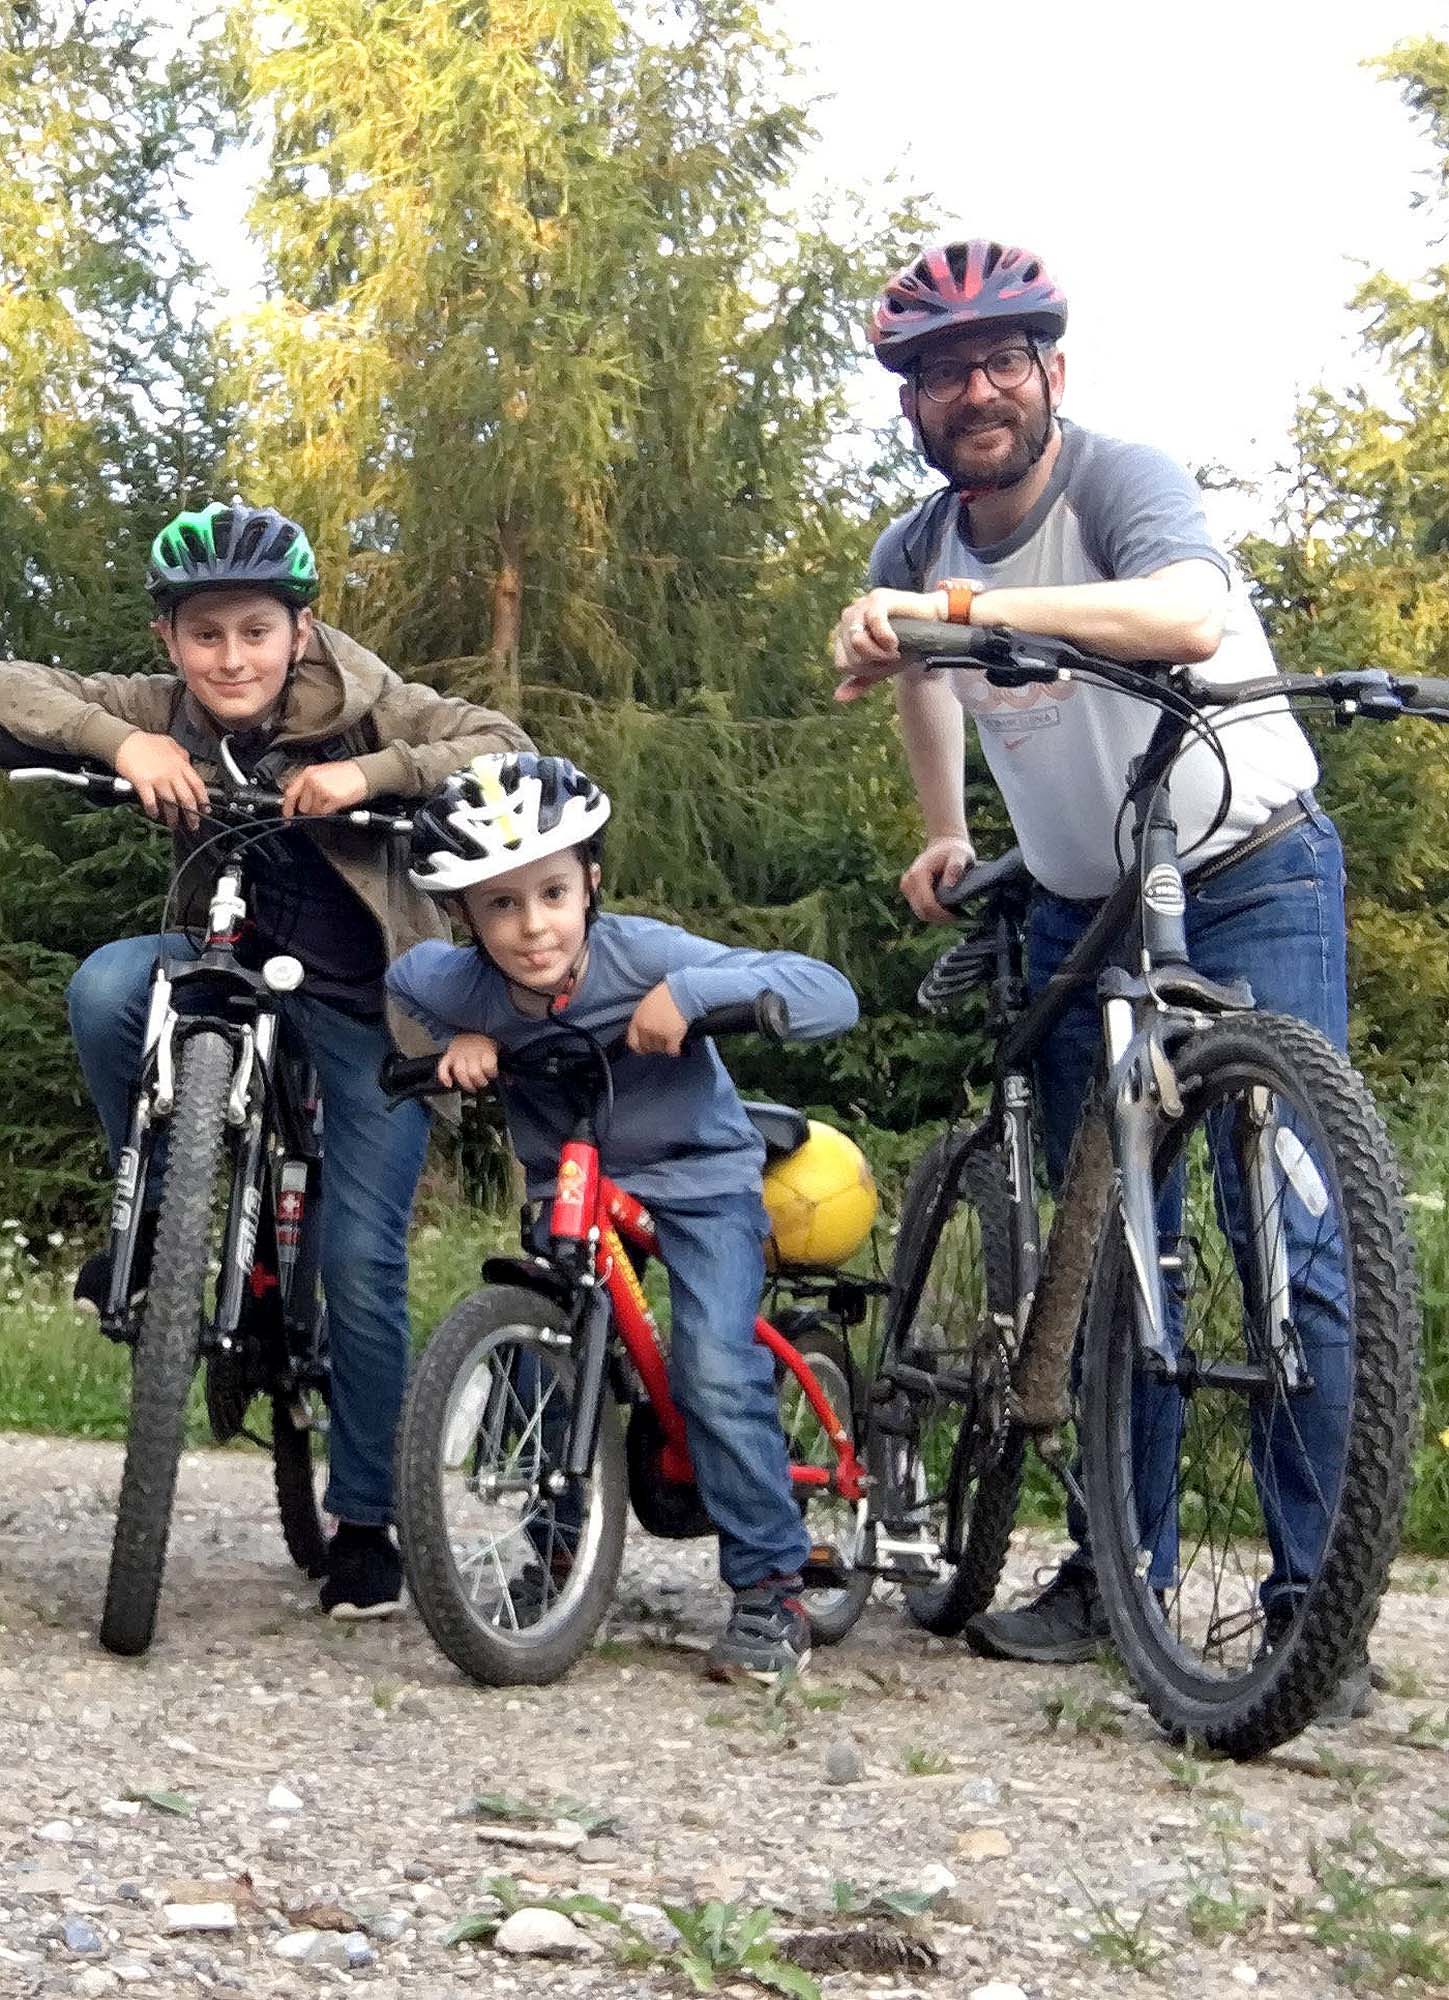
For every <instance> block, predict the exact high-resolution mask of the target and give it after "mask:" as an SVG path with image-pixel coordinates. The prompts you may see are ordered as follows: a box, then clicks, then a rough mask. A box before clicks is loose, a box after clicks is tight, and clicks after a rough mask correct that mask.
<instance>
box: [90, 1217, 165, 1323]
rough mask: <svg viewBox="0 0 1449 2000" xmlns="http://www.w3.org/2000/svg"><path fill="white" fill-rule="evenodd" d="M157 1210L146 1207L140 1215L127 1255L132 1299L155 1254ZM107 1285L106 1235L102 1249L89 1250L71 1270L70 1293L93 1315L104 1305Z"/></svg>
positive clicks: (148, 1274)
mask: <svg viewBox="0 0 1449 2000" xmlns="http://www.w3.org/2000/svg"><path fill="white" fill-rule="evenodd" d="M156 1218H157V1211H155V1210H154V1209H148V1210H147V1212H146V1213H145V1214H144V1215H143V1216H142V1217H141V1230H140V1234H139V1235H138V1236H137V1238H136V1253H135V1255H134V1256H133V1257H132V1259H131V1297H132V1298H133V1299H134V1298H135V1297H136V1296H137V1295H138V1294H139V1293H141V1292H144V1291H145V1289H146V1286H147V1285H148V1284H149V1282H150V1279H151V1260H152V1258H153V1257H154V1256H155V1255H156ZM110 1289H111V1245H110V1240H109V1238H108V1239H107V1241H106V1247H105V1249H104V1250H92V1252H91V1254H90V1256H89V1257H87V1258H86V1260H85V1262H84V1264H82V1265H81V1267H80V1269H79V1270H78V1271H77V1272H76V1274H75V1284H74V1285H73V1286H72V1288H71V1297H72V1298H73V1299H74V1300H75V1302H76V1304H77V1305H78V1306H79V1307H80V1308H81V1311H82V1312H93V1313H95V1314H97V1315H99V1314H101V1313H103V1312H104V1311H105V1309H106V1299H107V1297H108V1296H109V1293H110Z"/></svg>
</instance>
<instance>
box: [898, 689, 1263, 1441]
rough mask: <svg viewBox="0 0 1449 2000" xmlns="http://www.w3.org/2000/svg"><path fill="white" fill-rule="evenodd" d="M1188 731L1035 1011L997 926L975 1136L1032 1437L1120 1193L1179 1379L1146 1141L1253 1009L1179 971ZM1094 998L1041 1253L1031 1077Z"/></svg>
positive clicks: (1154, 1341) (1153, 1335)
mask: <svg viewBox="0 0 1449 2000" xmlns="http://www.w3.org/2000/svg"><path fill="white" fill-rule="evenodd" d="M956 664H961V663H959V662H958V663H956ZM1188 726H1189V725H1188V723H1187V722H1186V721H1185V720H1184V718H1183V717H1182V716H1180V715H1172V714H1167V713H1164V714H1162V715H1160V716H1159V718H1158V721H1157V723H1156V726H1155V728H1154V730H1153V733H1152V736H1151V739H1150V740H1149V743H1148V746H1147V749H1146V750H1145V752H1144V753H1143V755H1142V757H1141V758H1140V759H1138V760H1137V763H1136V765H1135V767H1134V769H1133V772H1132V786H1133V795H1134V797H1135V801H1136V805H1135V811H1134V821H1133V835H1132V839H1133V861H1132V865H1131V866H1130V867H1129V868H1128V869H1127V870H1126V872H1125V873H1124V875H1123V876H1122V879H1121V880H1120V881H1119V882H1118V884H1117V886H1116V888H1115V889H1114V890H1113V891H1112V893H1111V894H1110V895H1109V896H1108V897H1107V898H1106V900H1105V901H1104V903H1103V905H1102V907H1101V909H1100V910H1099V911H1098V913H1097V915H1096V917H1095V918H1094V919H1093V921H1092V923H1091V924H1090V925H1089V926H1088V928H1087V929H1086V931H1084V933H1083V934H1082V936H1081V937H1080V938H1079V940H1078V941H1077V943H1076V945H1075V946H1074V947H1073V949H1072V950H1071V952H1070V953H1069V954H1068V956H1067V958H1066V959H1065V961H1064V962H1063V963H1062V965H1061V966H1060V967H1059V968H1058V970H1057V971H1056V972H1055V973H1054V974H1053V975H1052V977H1051V978H1050V979H1049V980H1048V982H1047V984H1046V986H1045V987H1044V988H1043V990H1042V992H1041V993H1040V994H1039V995H1038V996H1037V998H1036V999H1035V1000H1034V1001H1033V1002H1032V1003H1031V1004H1030V1005H1028V1006H1024V1007H1023V1006H1021V1005H1020V1004H1019V998H1018V996H1019V994H1020V988H1021V971H1022V967H1021V963H1020V940H1019V935H1018V934H1017V932H1016V928H1015V926H1014V925H1012V924H1011V923H1010V922H1009V920H1008V919H1006V918H1005V917H998V926H997V937H996V950H997V976H996V980H995V982H994V991H995V994H996V996H997V1008H998V1012H997V1016H996V1020H995V1023H994V1025H995V1026H996V1027H997V1028H998V1030H999V1032H998V1034H997V1038H996V1043H995V1051H994V1074H993V1087H992V1102H991V1107H990V1110H989V1111H988V1113H987V1117H986V1120H985V1123H984V1126H983V1127H982V1128H978V1130H979V1133H984V1134H985V1135H987V1137H988V1139H989V1140H990V1141H991V1142H993V1143H995V1144H997V1145H999V1146H1000V1147H1001V1149H1002V1151H1003V1154H1004V1160H1005V1166H1006V1181H1007V1186H1008V1190H1009V1199H1010V1218H1011V1224H1010V1226H1011V1247H1012V1266H1013V1298H1014V1312H1013V1315H1012V1319H1013V1324H1012V1327H1011V1331H1012V1333H1013V1335H1014V1337H1015V1340H1016V1343H1017V1353H1018V1357H1019V1360H1018V1365H1017V1367H1016V1368H1014V1369H1013V1383H1012V1388H1013V1398H1014V1405H1015V1408H1014V1414H1015V1416H1016V1418H1017V1420H1018V1421H1019V1422H1021V1423H1022V1424H1023V1425H1024V1426H1025V1427H1026V1428H1027V1429H1028V1430H1031V1431H1033V1432H1035V1433H1037V1434H1038V1436H1039V1437H1044V1436H1045V1434H1048V1433H1050V1432H1052V1431H1055V1430H1057V1429H1059V1428H1060V1426H1062V1425H1063V1424H1065V1423H1066V1421H1067V1420H1068V1418H1069V1416H1070V1414H1071V1411H1070V1394H1069V1382H1068V1370H1067V1361H1068V1357H1069V1355H1070V1351H1071V1343H1072V1339H1073V1337H1074V1334H1075V1330H1076V1327H1077V1324H1078V1322H1079V1320H1080V1317H1081V1311H1082V1306H1083V1303H1084V1301H1085V1296H1086V1286H1087V1282H1088V1279H1089V1278H1090V1274H1091V1265H1092V1260H1093V1257H1094V1254H1095V1247H1096V1243H1097V1240H1098V1237H1099V1235H1100V1230H1101V1225H1102V1223H1103V1221H1104V1219H1105V1216H1106V1213H1107V1209H1108V1206H1109V1204H1110V1202H1111V1200H1112V1199H1113V1197H1114V1193H1115V1195H1116V1198H1117V1199H1118V1200H1120V1202H1121V1205H1122V1211H1123V1219H1124V1229H1125V1234H1126V1239H1127V1243H1128V1248H1129V1255H1130V1261H1131V1269H1132V1274H1133V1307H1134V1318H1135V1324H1136V1332H1137V1338H1138V1341H1139V1345H1140V1347H1141V1349H1142V1352H1143V1353H1144V1355H1145V1356H1147V1357H1150V1360H1151V1362H1152V1365H1153V1368H1154V1370H1155V1372H1156V1373H1157V1374H1158V1375H1159V1377H1160V1378H1161V1379H1163V1380H1165V1381H1170V1380H1173V1379H1175V1378H1176V1377H1177V1375H1178V1371H1179V1361H1178V1356H1177V1354H1176V1353H1175V1351H1174V1348H1173V1345H1172V1341H1171V1337H1170V1334H1169V1331H1168V1316H1167V1310H1166V1301H1165V1297H1164V1291H1163V1269H1162V1262H1161V1255H1160V1252H1159V1248H1158V1241H1157V1221H1156V1210H1155V1202H1154V1200H1153V1195H1152V1151H1153V1141H1154V1134H1155V1131H1156V1130H1157V1129H1158V1127H1159V1124H1160V1120H1161V1119H1162V1118H1163V1117H1164V1116H1166V1117H1169V1118H1170V1117H1172V1116H1173V1115H1175V1114H1174V1105H1175V1100H1176V1085H1175V1081H1174V1079H1173V1073H1172V1066H1171V1062H1170V1060H1169V1055H1170V1051H1171V1049H1172V1048H1173V1047H1175V1046H1176V1045H1177V1044H1178V1043H1180V1042H1181V1041H1182V1040H1183V1039H1185V1038H1186V1037H1187V1036H1188V1035H1190V1034H1192V1033H1194V1032H1196V1031H1198V1030H1200V1029H1201V1028H1202V1027H1204V1026H1205V1025H1206V1024H1207V1022H1208V1021H1210V1020H1212V1019H1214V1018H1216V1017H1218V1016H1220V1015H1222V1014H1224V1013H1229V1012H1235V1011H1243V1010H1247V1009H1250V1008H1251V1007H1252V1005H1253V996H1252V993H1251V990H1250V989H1249V988H1248V986H1247V985H1246V983H1245V982H1242V981H1237V982H1235V983H1234V984H1232V985H1230V986H1222V985H1219V984H1218V983H1217V982H1215V981H1213V980H1210V979H1206V978H1204V977H1203V976H1202V975H1201V974H1199V973H1197V972H1196V971H1194V969H1193V967H1192V965H1191V962H1190V960H1189V957H1188V951H1187V936H1186V927H1185V922H1184V916H1185V910H1186V900H1187V899H1186V890H1185V887H1184V884H1183V878H1182V873H1181V867H1180V862H1179V857H1178V850H1177V828H1176V824H1175V822H1174V821H1173V819H1172V817H1171V812H1170V807H1169V796H1168V773H1169V772H1170V770H1171V766H1172V764H1173V761H1174V760H1175V758H1176V756H1177V754H1178V751H1179V749H1180V748H1181V745H1182V742H1183V739H1184V737H1185V735H1186V733H1187V729H1188ZM1134 965H1135V966H1136V968H1137V969H1136V970H1135V971H1134V970H1133V969H1132V967H1133V966H1134ZM1088 983H1091V984H1093V985H1094V987H1095V991H1096V995H1097V999H1098V1003H1099V1005H1100V1008H1101V1012H1102V1022H1103V1040H1104V1046H1105V1074H1104V1080H1103V1084H1102V1087H1101V1090H1100V1092H1099V1094H1098V1095H1097V1097H1096V1098H1095V1100H1094V1101H1093V1102H1091V1103H1089V1105H1088V1106H1087V1108H1086V1109H1085V1110H1084V1112H1083V1117H1082V1122H1081V1124H1080V1125H1079V1127H1078V1133H1077V1141H1076V1143H1075V1144H1074V1146H1073V1151H1072V1157H1071V1161H1070V1163H1069V1165H1068V1168H1067V1174H1066V1180H1065V1184H1064V1186H1063V1188H1062V1190H1061V1194H1060V1198H1059V1200H1058V1203H1057V1210H1056V1217H1055V1221H1054V1224H1053V1228H1052V1231H1051V1235H1050V1237H1049V1238H1048V1241H1047V1245H1046V1249H1045V1252H1044V1251H1043V1246H1042V1239H1041V1231H1040V1219H1039V1216H1038V1213H1037V1206H1036V1196H1035V1183H1036V1159H1035V1141H1034V1135H1033V1131H1032V1120H1031V1105H1032V1100H1033V1094H1034V1093H1033V1084H1032V1075H1031V1071H1032V1064H1033V1060H1034V1058H1035V1056H1036V1055H1037V1054H1038V1052H1039V1051H1040V1050H1041V1048H1042V1047H1043V1045H1044V1044H1045V1042H1046V1041H1047V1039H1048V1037H1049V1036H1050V1035H1051V1033H1052V1031H1053V1029H1054V1028H1055V1027H1056V1025H1057V1023H1058V1022H1059V1021H1060V1020H1061V1018H1062V1016H1063V1014H1064V1013H1065V1012H1066V1010H1067V1008H1068V1006H1069V1005H1070V1004H1071V1002H1072V1000H1073V998H1074V997H1075V995H1076V994H1077V993H1078V992H1079V990H1080V989H1081V988H1082V987H1083V986H1085V985H1087V984H1088ZM977 1139H978V1135H977V1134H973V1135H968V1137H967V1138H966V1139H965V1140H963V1148H964V1147H966V1146H969V1145H971V1144H973V1143H976V1142H977ZM1271 1143H1272V1142H1271V1135H1269V1134H1268V1133H1267V1132H1266V1128H1265V1132H1264V1134H1263V1135H1262V1139H1261V1140H1260V1143H1259V1145H1258V1147H1257V1149H1256V1158H1255V1161H1254V1162H1253V1163H1251V1166H1252V1171H1253V1173H1254V1175H1255V1177H1256V1178H1257V1180H1259V1181H1261V1180H1262V1177H1263V1175H1265V1174H1266V1175H1270V1176H1271V1175H1272V1174H1273V1173H1274V1172H1275V1169H1274V1167H1273V1165H1272V1161H1271V1158H1270V1150H1271ZM1256 1191H1257V1193H1258V1195H1259V1197H1260V1198H1263V1197H1266V1196H1267V1195H1268V1192H1269V1191H1268V1189H1267V1188H1266V1186H1260V1187H1258V1188H1257V1190H1256ZM954 1192H955V1189H954V1185H953V1182H952V1177H951V1176H947V1177H945V1180H944V1182H943V1186H942V1189H941V1194H940V1200H941V1202H942V1204H943V1206H945V1205H947V1204H949V1203H950V1201H951V1200H952V1199H953V1196H954ZM1263 1205H1264V1212H1265V1213H1266V1212H1270V1207H1271V1203H1270V1201H1268V1200H1267V1199H1264V1203H1263ZM1279 1248H1280V1250H1281V1246H1279ZM1267 1264H1268V1268H1266V1269H1265V1270H1264V1271H1263V1272H1262V1273H1260V1277H1259V1282H1260V1284H1261V1285H1262V1288H1263V1294H1264V1295H1265V1296H1280V1297H1286V1292H1287V1279H1286V1271H1285V1270H1283V1269H1281V1268H1278V1266H1279V1265H1280V1264H1281V1255H1276V1256H1275V1255H1273V1254H1272V1253H1270V1254H1269V1256H1268V1258H1267ZM924 1280H925V1271H924V1270H920V1271H915V1272H908V1273H907V1274H906V1282H905V1284H904V1285H903V1286H902V1287H900V1288H899V1289H898V1291H897V1292H896V1293H895V1294H894V1295H893V1298H892V1304H891V1323H890V1325H889V1326H888V1328H887V1352H888V1353H893V1352H896V1353H898V1351H899V1346H900V1339H901V1335H902V1334H903V1332H904V1331H905V1330H906V1329H908V1328H909V1326H910V1325H911V1322H912V1320H913V1318H914V1315H915V1312H916V1308H917V1305H918V1303H919V1299H920V1294H921V1289H922V1286H923V1284H924ZM1275 1358H1276V1361H1277V1363H1278V1365H1279V1366H1280V1368H1281V1369H1282V1371H1283V1375H1284V1378H1285V1381H1286V1383H1287V1384H1288V1386H1290V1387H1296V1386H1300V1385H1301V1382H1302V1370H1301V1365H1300V1360H1299V1356H1298V1352H1297V1347H1296V1342H1295V1341H1294V1339H1293V1338H1292V1336H1291V1330H1290V1331H1285V1332H1284V1334H1283V1336H1282V1339H1281V1351H1280V1352H1279V1353H1278V1354H1277V1355H1276V1357H1275ZM890 1366H891V1364H890V1363H889V1362H888V1363H887V1367H888V1368H889V1367H890ZM896 1373H897V1374H898V1375H900V1376H901V1379H902V1384H903V1386H914V1387H919V1386H921V1385H920V1384H918V1383H914V1382H912V1381H911V1380H910V1379H909V1373H910V1371H906V1372H904V1373H903V1372H902V1371H901V1370H900V1368H899V1367H897V1369H896ZM936 1386H937V1387H938V1388H941V1389H944V1390H945V1392H946V1393H948V1394H950V1393H952V1389H953V1384H952V1382H951V1381H950V1380H949V1379H945V1380H940V1379H938V1381H937V1383H936ZM954 1386H957V1387H959V1386H960V1385H954Z"/></svg>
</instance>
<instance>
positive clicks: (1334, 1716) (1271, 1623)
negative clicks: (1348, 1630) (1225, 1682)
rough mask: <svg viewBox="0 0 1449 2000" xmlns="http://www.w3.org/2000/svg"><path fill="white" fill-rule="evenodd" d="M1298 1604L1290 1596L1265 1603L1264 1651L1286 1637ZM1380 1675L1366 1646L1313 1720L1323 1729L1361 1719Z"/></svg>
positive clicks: (1267, 1651)
mask: <svg viewBox="0 0 1449 2000" xmlns="http://www.w3.org/2000/svg"><path fill="white" fill-rule="evenodd" d="M1297 1613H1298V1607H1297V1605H1296V1604H1295V1603H1294V1601H1293V1599H1292V1598H1291V1597H1290V1598H1287V1599H1282V1600H1279V1601H1278V1602H1276V1603H1273V1604H1270V1605H1268V1606H1267V1607H1266V1609H1265V1611H1264V1613H1263V1644H1262V1649H1261V1651H1262V1653H1271V1652H1272V1651H1273V1649H1274V1647H1275V1646H1279V1645H1281V1644H1282V1642H1283V1640H1284V1639H1285V1638H1286V1637H1287V1635H1288V1632H1289V1630H1290V1628H1291V1627H1292V1624H1293V1620H1294V1618H1295V1617H1296V1616H1297ZM1381 1678H1382V1677H1381V1676H1380V1675H1378V1674H1377V1673H1376V1671H1375V1669H1374V1668H1373V1667H1372V1666H1370V1664H1369V1656H1368V1650H1367V1648H1365V1649H1364V1651H1363V1652H1362V1653H1360V1654H1359V1656H1358V1658H1357V1659H1356V1660H1355V1661H1354V1662H1353V1664H1352V1665H1351V1666H1348V1667H1345V1668H1344V1671H1343V1673H1342V1674H1341V1675H1340V1676H1339V1681H1338V1686H1337V1687H1336V1688H1335V1689H1334V1690H1333V1692H1332V1694H1330V1695H1329V1696H1328V1697H1327V1698H1326V1699H1325V1700H1324V1702H1323V1703H1322V1705H1321V1706H1320V1708H1319V1710H1318V1713H1317V1714H1316V1715H1315V1716H1314V1718H1313V1720H1314V1721H1315V1722H1316V1723H1317V1725H1318V1727H1319V1728H1320V1729H1342V1728H1344V1727H1345V1726H1346V1725H1347V1724H1348V1723H1350V1722H1362V1720H1363V1718H1364V1717H1365V1716H1366V1715H1367V1714H1368V1712H1369V1710H1370V1709H1371V1708H1372V1707H1373V1705H1374V1689H1375V1688H1376V1687H1377V1686H1379V1685H1380V1684H1381Z"/></svg>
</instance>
